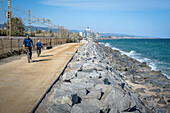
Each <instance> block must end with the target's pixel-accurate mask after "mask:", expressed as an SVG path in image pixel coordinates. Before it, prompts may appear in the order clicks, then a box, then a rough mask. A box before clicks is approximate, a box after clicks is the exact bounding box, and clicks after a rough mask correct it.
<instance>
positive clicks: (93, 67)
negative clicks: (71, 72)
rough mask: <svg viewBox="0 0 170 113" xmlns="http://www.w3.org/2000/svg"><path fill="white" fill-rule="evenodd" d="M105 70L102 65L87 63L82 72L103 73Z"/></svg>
mask: <svg viewBox="0 0 170 113" xmlns="http://www.w3.org/2000/svg"><path fill="white" fill-rule="evenodd" d="M104 69H105V68H104V67H103V66H102V65H99V64H95V63H85V64H83V67H82V71H83V72H92V71H93V70H96V71H103V70H104Z"/></svg>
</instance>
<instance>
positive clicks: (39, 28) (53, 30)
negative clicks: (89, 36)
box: [0, 24, 80, 33]
mask: <svg viewBox="0 0 170 113" xmlns="http://www.w3.org/2000/svg"><path fill="white" fill-rule="evenodd" d="M3 27H5V25H4V24H0V28H3ZM24 28H25V31H28V26H25V27H24ZM38 30H45V31H46V32H48V27H37V26H31V31H38ZM50 30H52V32H54V33H57V32H58V28H50ZM69 31H70V32H75V33H79V32H80V31H79V30H69Z"/></svg>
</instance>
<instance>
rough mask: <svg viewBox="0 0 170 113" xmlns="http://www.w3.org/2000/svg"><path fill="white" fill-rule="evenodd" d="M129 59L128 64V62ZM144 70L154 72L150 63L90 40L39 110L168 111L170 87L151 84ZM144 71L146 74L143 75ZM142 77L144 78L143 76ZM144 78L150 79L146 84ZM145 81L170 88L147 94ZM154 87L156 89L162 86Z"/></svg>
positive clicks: (95, 111) (109, 112)
mask: <svg viewBox="0 0 170 113" xmlns="http://www.w3.org/2000/svg"><path fill="white" fill-rule="evenodd" d="M116 58H119V59H116ZM125 60H126V61H127V62H128V63H129V64H128V65H127V64H125V62H126V61H125ZM130 61H132V62H130ZM137 64H139V65H140V66H142V67H140V66H138V65H137ZM124 65H126V66H124ZM135 69H136V70H135ZM141 69H142V71H141ZM143 71H146V72H148V73H149V71H150V69H149V68H148V67H147V66H146V64H144V63H140V62H138V61H135V60H134V59H132V58H129V57H128V56H127V55H121V54H120V52H118V51H116V50H113V49H111V48H109V47H105V46H104V45H101V44H97V43H95V42H93V41H91V40H89V41H88V43H87V44H84V45H82V46H81V47H80V48H79V49H78V52H77V54H75V56H74V58H73V60H72V61H71V62H70V63H69V65H68V67H67V68H66V70H65V72H64V74H63V75H62V76H61V77H60V79H59V81H58V82H57V83H56V84H55V85H54V86H53V88H52V89H51V91H50V92H49V93H48V94H47V95H46V97H45V99H44V100H43V101H42V103H41V104H40V106H39V107H38V109H37V111H36V113H41V112H42V111H44V112H43V113H48V112H51V113H53V112H58V113H62V112H67V113H70V112H71V113H77V112H79V113H89V112H94V113H101V112H102V113H114V112H115V111H117V112H135V113H139V112H142V113H145V112H148V113H149V112H150V113H152V112H155V113H159V112H165V113H168V111H169V106H168V104H169V103H168V102H169V93H168V94H167V91H169V90H168V89H169V86H168V85H167V84H155V83H154V84H152V83H150V82H151V81H152V80H149V76H143V75H144V74H146V73H144V72H143ZM131 72H132V73H133V74H132V73H131ZM141 72H142V74H143V75H141V76H140V74H139V73H141ZM136 73H137V74H136ZM151 73H152V74H154V75H155V76H154V77H159V75H157V74H158V73H159V74H160V72H150V74H151ZM146 75H147V74H146ZM142 76H143V78H140V77H142ZM143 79H144V80H147V82H145V83H143V82H142V80H143ZM156 80H157V79H156ZM162 80H165V81H166V78H165V77H163V78H162ZM153 81H154V80H153ZM167 82H169V81H167ZM164 83H165V82H164ZM142 84H143V85H146V86H149V84H151V85H160V86H163V87H162V88H164V89H165V87H166V90H167V91H165V93H164V94H161V93H159V92H157V90H155V89H154V90H153V91H150V92H151V93H152V95H146V94H147V93H148V90H147V88H145V89H143V86H142ZM135 85H136V86H135ZM138 85H139V86H142V88H141V87H139V86H138ZM164 85H165V86H164ZM151 87H152V89H153V88H156V87H158V86H151ZM149 90H150V89H149ZM159 90H160V89H159ZM159 90H158V91H159ZM155 91H156V93H155ZM162 91H164V90H162V89H161V91H160V92H162ZM141 93H142V94H144V95H142V94H141ZM151 100H153V102H154V104H152V103H151ZM156 101H157V102H158V101H159V103H161V105H159V104H158V103H157V102H156ZM165 101H166V102H165ZM163 102H164V103H163ZM155 103H157V104H156V105H155Z"/></svg>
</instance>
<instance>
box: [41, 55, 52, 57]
mask: <svg viewBox="0 0 170 113" xmlns="http://www.w3.org/2000/svg"><path fill="white" fill-rule="evenodd" d="M50 56H54V55H41V56H40V57H50Z"/></svg>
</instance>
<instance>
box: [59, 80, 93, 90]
mask: <svg viewBox="0 0 170 113" xmlns="http://www.w3.org/2000/svg"><path fill="white" fill-rule="evenodd" d="M93 86H94V84H93V83H84V82H76V83H67V82H64V83H63V84H61V85H60V88H61V89H62V90H65V91H72V92H74V91H76V90H81V89H90V88H92V87H93Z"/></svg>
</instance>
